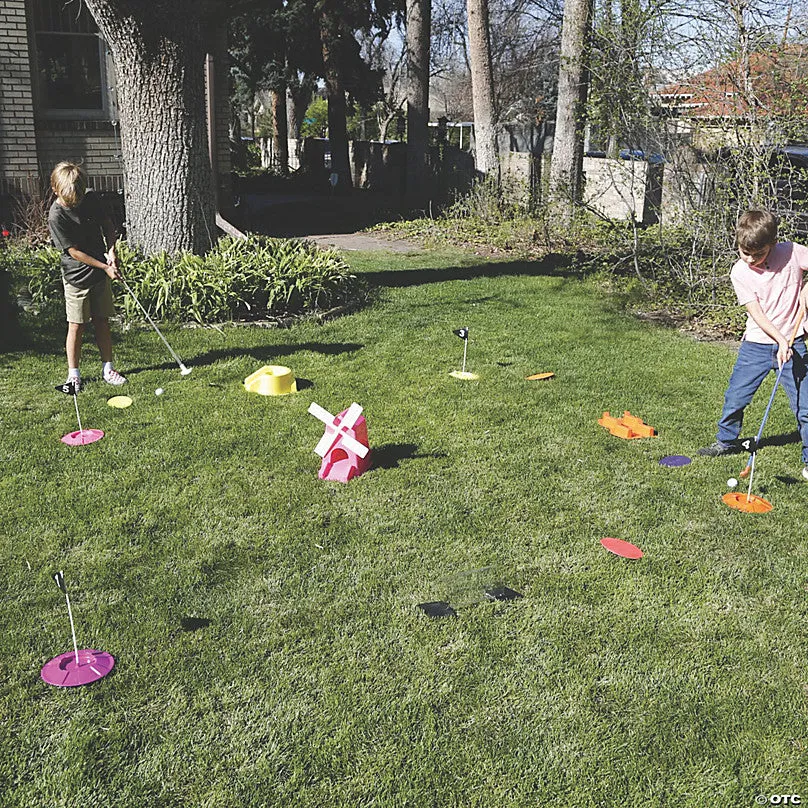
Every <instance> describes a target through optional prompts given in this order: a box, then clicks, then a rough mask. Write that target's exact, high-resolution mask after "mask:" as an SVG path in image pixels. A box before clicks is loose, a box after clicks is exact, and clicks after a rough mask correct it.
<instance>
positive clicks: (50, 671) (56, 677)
mask: <svg viewBox="0 0 808 808" xmlns="http://www.w3.org/2000/svg"><path fill="white" fill-rule="evenodd" d="M114 665H115V657H113V656H112V655H111V654H108V653H106V651H96V650H93V649H89V648H85V649H84V650H82V651H79V662H78V665H77V664H76V652H75V651H67V652H66V653H64V654H59V656H55V657H54V658H53V659H52V660H50V662H46V663H45V664H44V666H43V667H42V670H41V671H40V676H41V677H42V679H43V681H45V682H47V683H48V684H49V685H56V687H78V686H79V685H89V684H90V683H92V682H97V681H98V680H99V679H103V678H104V677H105V676H106V675H107V674H108V673H109V672H110V671H111V670H112V668H113V666H114Z"/></svg>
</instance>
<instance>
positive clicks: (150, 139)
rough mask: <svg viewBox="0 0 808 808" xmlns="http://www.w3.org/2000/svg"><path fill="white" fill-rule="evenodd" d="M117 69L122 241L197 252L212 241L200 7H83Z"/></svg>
mask: <svg viewBox="0 0 808 808" xmlns="http://www.w3.org/2000/svg"><path fill="white" fill-rule="evenodd" d="M84 2H85V3H86V5H87V8H88V9H89V11H90V13H91V14H92V16H93V18H94V19H95V21H96V24H97V25H98V28H99V30H100V32H101V34H102V36H103V37H104V39H105V40H106V41H107V43H108V44H109V46H110V48H111V50H112V54H113V58H114V61H115V67H116V76H117V94H118V115H119V118H120V122H121V141H122V153H123V166H124V176H125V187H126V218H127V223H128V236H129V240H130V241H131V242H132V243H133V244H136V245H137V246H138V247H140V248H142V249H143V250H144V251H145V252H146V253H155V252H159V251H161V250H166V251H169V252H173V251H175V250H180V249H186V250H192V251H194V252H197V253H201V252H204V251H205V250H206V249H208V248H209V247H210V246H211V243H212V240H213V238H214V237H215V214H216V202H215V189H214V183H213V172H212V169H211V165H210V159H209V152H208V136H207V126H206V117H205V79H204V62H205V54H206V53H207V52H208V50H209V46H208V38H207V31H208V28H207V21H208V19H209V17H208V16H207V14H206V12H210V11H212V10H214V4H213V3H212V2H210V3H200V2H198V0H84Z"/></svg>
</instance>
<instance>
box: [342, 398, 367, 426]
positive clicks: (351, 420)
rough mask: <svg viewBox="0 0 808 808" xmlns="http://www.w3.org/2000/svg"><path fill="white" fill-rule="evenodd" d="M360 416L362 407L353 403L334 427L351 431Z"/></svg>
mask: <svg viewBox="0 0 808 808" xmlns="http://www.w3.org/2000/svg"><path fill="white" fill-rule="evenodd" d="M361 414H362V407H360V406H359V404H357V403H356V402H355V401H354V403H353V404H351V406H350V407H348V412H346V413H345V417H344V418H343V419H342V420H341V421H340V422H339V424H337V425H336V426H338V427H339V428H340V429H353V428H354V426H355V425H356V422H357V421H358V420H359V416H360V415H361Z"/></svg>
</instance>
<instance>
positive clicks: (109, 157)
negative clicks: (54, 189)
mask: <svg viewBox="0 0 808 808" xmlns="http://www.w3.org/2000/svg"><path fill="white" fill-rule="evenodd" d="M116 130H117V127H113V125H112V123H111V122H110V121H46V120H40V121H38V122H37V132H36V144H37V154H38V157H39V171H40V176H42V177H43V179H45V178H47V177H48V176H49V175H50V172H51V171H52V170H53V167H54V166H55V165H56V164H57V163H58V162H60V161H62V160H70V161H71V162H76V163H82V164H83V165H84V168H85V170H86V171H87V176H88V178H89V185H90V187H92V188H95V190H96V191H117V190H119V189H121V188H122V187H123V169H122V165H121V159H120V152H121V149H120V145H119V144H120V137H119V133H118V132H117V131H116Z"/></svg>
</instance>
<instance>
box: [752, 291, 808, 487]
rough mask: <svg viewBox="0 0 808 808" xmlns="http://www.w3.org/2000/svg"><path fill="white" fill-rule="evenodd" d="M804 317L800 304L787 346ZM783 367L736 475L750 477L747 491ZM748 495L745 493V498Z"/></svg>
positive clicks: (793, 338)
mask: <svg viewBox="0 0 808 808" xmlns="http://www.w3.org/2000/svg"><path fill="white" fill-rule="evenodd" d="M804 319H805V308H804V307H803V306H800V310H799V312H798V313H797V322H796V323H794V329H793V330H792V332H791V339H789V341H788V345H789V347H791V346H792V345H793V344H794V340H795V339H796V338H797V331H798V329H799V327H800V325H801V324H802V321H803V320H804ZM784 368H785V364H783V367H781V368H780V369H779V370H778V371H777V377H776V378H775V380H774V387H773V388H772V394H771V395H770V396H769V403H768V404H767V405H766V411H765V412H764V413H763V420H762V421H761V422H760V429H758V431H757V435H755V439H754V444H753V445H752V451H751V452H750V454H749V460H748V461H747V463H746V468H745V469H744V470H743V471H742V472H741V473H740V474H739V475H738V476H739V477H740V478H744V477H750V474H751V477H750V479H749V491H750V493H751V491H752V478H753V477H754V470H755V456H756V455H757V450H758V446H759V445H760V438H761V437H762V435H763V427H764V426H766V419H767V418H768V417H769V411H770V410H771V408H772V403H773V402H774V394H775V393H776V392H777V387H778V385H779V384H780V379H781V378H782V376H783V369H784ZM748 497H749V495H748V494H747V499H748Z"/></svg>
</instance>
